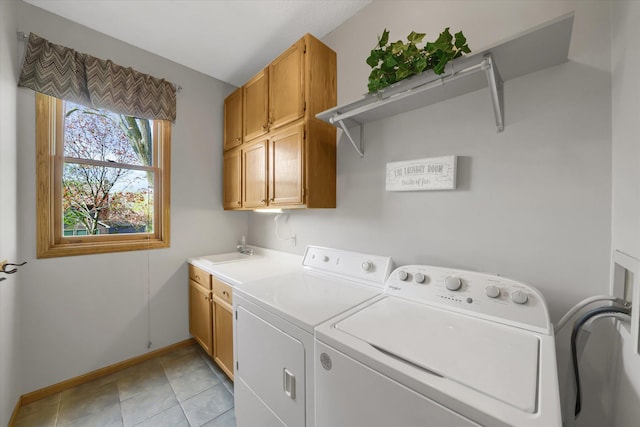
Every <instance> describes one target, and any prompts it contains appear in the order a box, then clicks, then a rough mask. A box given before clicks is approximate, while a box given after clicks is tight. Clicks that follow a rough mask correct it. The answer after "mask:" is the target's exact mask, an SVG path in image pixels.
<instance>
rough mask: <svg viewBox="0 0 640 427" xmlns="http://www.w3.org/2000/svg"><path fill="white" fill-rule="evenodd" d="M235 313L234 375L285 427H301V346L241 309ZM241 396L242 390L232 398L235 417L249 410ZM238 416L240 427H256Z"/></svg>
mask: <svg viewBox="0 0 640 427" xmlns="http://www.w3.org/2000/svg"><path fill="white" fill-rule="evenodd" d="M236 313H237V314H236V340H237V355H236V361H237V366H236V376H237V377H239V378H240V380H241V381H242V382H243V383H244V384H243V387H244V386H245V385H246V386H247V387H248V388H249V390H250V391H251V392H253V393H254V394H255V395H256V396H257V397H258V398H259V399H260V400H261V401H262V402H264V404H265V405H266V406H267V408H268V409H269V410H270V411H271V412H273V413H274V414H275V415H276V416H277V417H278V418H279V419H280V420H281V421H282V422H283V423H284V425H285V426H288V427H302V426H304V425H305V370H304V368H305V359H304V357H305V355H304V345H303V344H302V342H300V341H299V340H297V339H295V338H293V337H292V336H290V335H288V334H286V333H284V332H283V331H281V330H280V329H277V328H275V327H274V326H273V325H271V324H269V323H268V322H266V321H264V320H263V319H261V318H260V317H258V316H256V315H254V314H253V313H251V312H249V311H247V310H245V309H244V308H243V307H242V306H237V307H236ZM243 396H248V395H247V393H245V390H243V391H242V392H241V394H236V396H235V407H236V414H241V413H242V412H243V411H245V410H247V411H251V410H252V408H251V406H250V405H247V401H244V399H243ZM238 416H239V418H238V426H239V427H255V426H254V425H246V426H245V425H243V424H241V423H240V420H241V418H242V416H243V415H238Z"/></svg>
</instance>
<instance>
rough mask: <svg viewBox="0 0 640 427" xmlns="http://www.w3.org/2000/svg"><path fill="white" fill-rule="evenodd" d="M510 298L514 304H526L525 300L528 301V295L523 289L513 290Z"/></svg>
mask: <svg viewBox="0 0 640 427" xmlns="http://www.w3.org/2000/svg"><path fill="white" fill-rule="evenodd" d="M511 300H512V301H513V302H515V303H516V304H526V303H527V301H529V297H528V296H527V293H526V292H524V291H513V292H512V293H511Z"/></svg>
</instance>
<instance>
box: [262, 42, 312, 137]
mask: <svg viewBox="0 0 640 427" xmlns="http://www.w3.org/2000/svg"><path fill="white" fill-rule="evenodd" d="M304 49H305V45H304V40H303V39H301V40H300V41H298V42H297V43H296V44H294V45H293V46H291V47H290V48H289V49H287V50H286V51H284V52H283V53H282V55H280V56H279V57H278V58H276V59H275V61H273V62H272V63H271V64H269V125H270V128H271V129H272V130H273V129H277V128H279V127H281V126H284V125H286V124H287V123H291V122H293V121H294V120H297V119H299V118H301V117H302V116H303V115H304Z"/></svg>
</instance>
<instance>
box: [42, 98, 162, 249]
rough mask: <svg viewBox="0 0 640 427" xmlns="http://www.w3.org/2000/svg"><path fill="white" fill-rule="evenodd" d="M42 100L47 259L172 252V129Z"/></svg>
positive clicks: (73, 105) (43, 209) (43, 227)
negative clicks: (141, 251) (159, 250)
mask: <svg viewBox="0 0 640 427" xmlns="http://www.w3.org/2000/svg"><path fill="white" fill-rule="evenodd" d="M37 96H38V102H37V106H38V107H37V109H38V115H37V121H38V123H37V124H38V126H37V129H38V132H37V134H38V135H37V140H38V141H37V143H38V156H39V160H38V165H39V167H38V182H39V189H41V188H43V187H46V190H47V191H46V192H45V191H44V190H43V191H42V192H41V193H40V192H39V195H38V205H39V208H38V211H39V215H40V214H43V215H44V216H45V217H44V218H40V217H39V218H38V226H39V231H38V234H39V240H38V242H39V245H38V255H39V257H47V256H64V255H77V254H84V253H96V252H112V251H120V250H135V249H146V248H153V247H167V246H168V221H169V218H168V216H169V212H168V203H169V180H168V179H169V158H168V157H169V155H170V149H169V144H170V124H169V123H167V122H164V121H152V120H147V119H139V118H134V117H129V116H123V115H119V114H115V113H112V112H109V111H105V110H97V109H92V108H88V107H84V106H81V105H76V104H73V103H71V102H63V101H61V100H57V99H55V98H51V97H48V96H46V95H41V94H38V95H37ZM53 123H55V125H53ZM41 166H42V167H41ZM45 166H46V167H45ZM47 177H49V178H50V179H48V180H47ZM48 182H49V183H50V184H49V185H46V184H47V183H48ZM52 199H53V203H47V201H48V200H52ZM45 234H46V235H45ZM45 242H46V244H45ZM41 246H42V248H41ZM41 249H42V250H41Z"/></svg>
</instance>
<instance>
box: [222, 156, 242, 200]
mask: <svg viewBox="0 0 640 427" xmlns="http://www.w3.org/2000/svg"><path fill="white" fill-rule="evenodd" d="M222 168H223V174H224V175H223V177H224V178H223V179H224V187H223V194H222V205H223V206H224V208H225V209H237V208H240V207H242V150H241V148H240V147H236V148H234V149H233V150H229V151H225V153H224V155H223V165H222Z"/></svg>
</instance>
